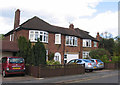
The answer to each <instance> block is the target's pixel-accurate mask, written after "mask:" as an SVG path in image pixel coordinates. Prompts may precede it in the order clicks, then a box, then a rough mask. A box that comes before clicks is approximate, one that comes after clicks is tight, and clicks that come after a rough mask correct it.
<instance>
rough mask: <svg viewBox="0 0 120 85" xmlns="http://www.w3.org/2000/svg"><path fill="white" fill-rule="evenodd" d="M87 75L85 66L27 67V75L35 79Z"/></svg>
mask: <svg viewBox="0 0 120 85" xmlns="http://www.w3.org/2000/svg"><path fill="white" fill-rule="evenodd" d="M83 73H85V67H84V66H83V65H46V66H26V74H27V75H31V76H34V77H37V78H38V77H39V78H40V77H54V76H64V75H75V74H83Z"/></svg>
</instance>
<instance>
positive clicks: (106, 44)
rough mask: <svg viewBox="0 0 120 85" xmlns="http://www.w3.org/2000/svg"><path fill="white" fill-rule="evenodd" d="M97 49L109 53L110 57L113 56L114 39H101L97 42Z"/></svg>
mask: <svg viewBox="0 0 120 85" xmlns="http://www.w3.org/2000/svg"><path fill="white" fill-rule="evenodd" d="M99 48H104V49H106V50H108V51H109V52H110V54H111V55H113V48H114V39H112V38H110V39H105V38H103V39H101V40H100V42H99Z"/></svg>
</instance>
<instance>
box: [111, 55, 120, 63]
mask: <svg viewBox="0 0 120 85" xmlns="http://www.w3.org/2000/svg"><path fill="white" fill-rule="evenodd" d="M118 61H120V56H112V62H118Z"/></svg>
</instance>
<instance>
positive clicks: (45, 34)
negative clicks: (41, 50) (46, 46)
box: [29, 30, 48, 43]
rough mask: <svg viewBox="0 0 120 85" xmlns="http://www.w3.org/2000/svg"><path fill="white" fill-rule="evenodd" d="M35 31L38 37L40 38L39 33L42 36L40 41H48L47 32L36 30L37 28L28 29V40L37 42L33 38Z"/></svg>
mask: <svg viewBox="0 0 120 85" xmlns="http://www.w3.org/2000/svg"><path fill="white" fill-rule="evenodd" d="M31 32H33V33H32V34H31ZM35 32H38V38H40V35H41V36H42V40H41V41H40V42H43V43H48V32H46V31H38V30H29V40H30V41H31V42H37V39H35V38H36V34H35ZM41 33H42V34H41ZM31 35H33V39H31Z"/></svg>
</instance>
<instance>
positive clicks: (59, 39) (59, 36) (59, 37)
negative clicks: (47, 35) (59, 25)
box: [55, 34, 61, 44]
mask: <svg viewBox="0 0 120 85" xmlns="http://www.w3.org/2000/svg"><path fill="white" fill-rule="evenodd" d="M57 36H58V37H57ZM57 38H58V39H57ZM57 40H58V41H57ZM55 44H61V34H55Z"/></svg>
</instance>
